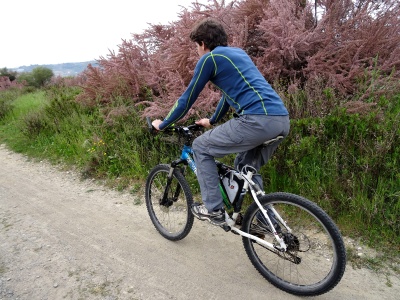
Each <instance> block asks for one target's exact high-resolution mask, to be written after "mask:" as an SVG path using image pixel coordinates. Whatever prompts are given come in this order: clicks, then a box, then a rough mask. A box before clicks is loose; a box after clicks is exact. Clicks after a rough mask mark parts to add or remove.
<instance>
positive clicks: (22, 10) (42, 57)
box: [0, 0, 207, 68]
mask: <svg viewBox="0 0 400 300" xmlns="http://www.w3.org/2000/svg"><path fill="white" fill-rule="evenodd" d="M192 2H196V0H1V5H0V7H1V24H2V26H1V35H0V43H1V44H0V68H4V67H7V68H16V67H20V66H23V65H28V66H29V65H35V64H59V63H68V62H84V61H90V60H95V59H98V58H99V57H100V56H104V57H105V56H106V55H107V54H108V53H109V51H108V49H113V50H117V45H120V44H121V39H130V38H131V33H141V32H142V31H143V30H144V29H146V28H148V23H151V24H168V23H169V22H172V21H175V20H177V19H178V13H179V12H180V11H181V10H182V8H181V7H180V6H183V7H186V8H189V7H190V6H191V3H192ZM198 2H200V3H207V0H199V1H198Z"/></svg>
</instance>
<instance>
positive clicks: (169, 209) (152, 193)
mask: <svg viewBox="0 0 400 300" xmlns="http://www.w3.org/2000/svg"><path fill="white" fill-rule="evenodd" d="M169 172H170V166H169V165H166V164H160V165H157V166H155V167H154V168H153V169H152V170H151V171H150V173H149V175H148V176H147V180H146V189H145V198H146V207H147V212H148V213H149V216H150V219H151V221H152V223H153V225H154V227H155V228H156V229H157V231H158V232H159V233H160V234H161V235H162V236H163V237H164V238H166V239H168V240H171V241H178V240H181V239H183V238H184V237H186V236H187V235H188V234H189V232H190V230H191V229H192V226H193V220H194V217H193V214H192V212H191V211H190V207H191V205H192V203H193V195H192V192H191V190H190V187H189V184H188V183H187V181H186V179H185V177H184V176H183V175H182V173H181V172H180V171H179V170H177V169H175V170H174V173H173V179H172V184H171V185H170V189H169V190H168V199H169V200H170V201H169V203H168V204H166V205H161V204H160V201H161V199H162V196H163V193H164V191H165V187H166V185H167V176H168V174H169ZM178 186H179V188H180V192H179V195H178V197H177V198H176V197H175V198H176V199H173V197H174V193H175V189H176V188H177V187H178Z"/></svg>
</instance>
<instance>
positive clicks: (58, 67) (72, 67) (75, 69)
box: [12, 60, 98, 77]
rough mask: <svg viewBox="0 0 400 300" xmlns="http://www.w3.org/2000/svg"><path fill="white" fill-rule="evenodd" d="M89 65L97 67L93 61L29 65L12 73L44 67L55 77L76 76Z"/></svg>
mask: <svg viewBox="0 0 400 300" xmlns="http://www.w3.org/2000/svg"><path fill="white" fill-rule="evenodd" d="M89 64H91V65H92V66H98V64H97V62H96V61H95V60H93V61H85V62H77V63H62V64H55V65H30V66H21V67H18V68H14V69H12V70H13V71H17V72H18V73H22V72H32V70H33V69H34V68H37V67H45V68H49V69H51V70H53V73H54V75H55V76H62V77H65V76H76V75H78V74H79V73H81V72H82V71H84V70H85V69H86V68H87V66H88V65H89Z"/></svg>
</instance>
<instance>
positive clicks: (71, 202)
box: [0, 145, 400, 300]
mask: <svg viewBox="0 0 400 300" xmlns="http://www.w3.org/2000/svg"><path fill="white" fill-rule="evenodd" d="M139 200H140V201H139ZM138 203H141V204H138ZM388 281H389V282H390V283H391V285H392V286H391V287H390V286H388V284H387V283H388ZM399 294H400V280H399V278H398V277H396V276H394V275H393V276H390V278H389V279H388V278H387V277H386V276H383V275H379V274H376V273H374V272H373V271H371V270H368V269H353V268H352V267H351V266H350V265H348V267H347V270H346V273H345V275H344V277H343V280H342V281H341V282H340V283H339V285H338V286H337V287H336V288H335V289H333V290H332V291H331V292H329V293H327V294H325V295H322V296H319V297H315V298H311V299H326V300H328V299H329V300H336V299H343V300H347V299H352V300H354V299H360V300H364V299H398V295H399ZM229 298H234V299H257V300H258V299H275V300H277V299H285V300H288V299H289V300H290V299H299V297H295V296H292V295H289V294H287V293H284V292H282V291H280V290H278V289H277V288H275V287H273V286H272V285H270V284H269V283H268V282H267V281H266V280H264V279H263V278H262V277H261V275H259V274H258V272H257V271H256V270H255V269H254V268H253V266H252V265H251V263H250V261H249V260H248V259H247V257H246V254H245V251H244V249H243V246H242V243H241V239H240V238H239V237H238V236H236V235H233V234H231V233H225V232H224V231H223V230H221V229H219V228H216V227H214V226H212V225H209V224H207V223H203V222H200V221H198V220H196V221H195V224H194V227H193V229H192V231H191V233H190V234H189V235H188V236H187V237H186V238H185V239H184V240H182V241H179V242H170V241H167V240H165V239H164V238H162V237H161V236H160V235H159V234H158V233H157V232H156V230H155V229H154V228H153V225H152V224H151V222H150V220H149V217H148V215H147V212H146V207H145V205H144V203H143V194H142V193H138V194H136V195H132V194H129V193H121V192H116V191H112V190H109V189H108V188H106V187H104V186H101V185H99V184H96V183H95V182H93V181H90V180H85V181H81V180H80V179H79V176H78V175H77V174H75V173H74V172H71V171H61V170H59V169H58V168H57V167H54V166H51V165H49V164H47V163H45V162H31V161H29V160H28V159H27V158H25V157H24V156H22V155H19V154H15V153H13V152H11V151H8V150H7V149H6V148H5V147H4V146H1V145H0V299H29V300H32V299H33V300H34V299H49V300H54V299H202V300H204V299H229Z"/></svg>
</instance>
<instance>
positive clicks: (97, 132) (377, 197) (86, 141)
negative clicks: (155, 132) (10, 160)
mask: <svg viewBox="0 0 400 300" xmlns="http://www.w3.org/2000/svg"><path fill="white" fill-rule="evenodd" d="M79 93H80V90H79V88H76V87H74V88H71V87H69V88H66V87H61V88H60V87H59V88H51V89H48V90H39V91H35V92H31V93H28V94H23V95H19V94H15V95H14V96H10V95H9V94H8V95H7V96H4V94H0V97H1V98H0V108H1V109H2V110H1V111H0V143H6V144H7V145H8V146H9V147H10V148H11V149H13V150H14V151H17V152H22V153H25V154H28V155H29V156H31V157H35V158H40V159H48V160H50V161H52V162H55V163H60V162H62V163H63V164H65V165H69V166H73V167H76V168H78V169H79V170H80V171H81V173H82V175H83V176H86V177H95V178H101V179H107V180H108V182H109V183H110V184H111V185H112V186H114V187H116V188H118V189H130V190H131V191H132V192H134V191H136V190H138V187H139V186H141V185H143V184H144V180H145V178H146V176H147V174H148V170H150V169H151V168H152V167H153V166H154V165H155V164H157V163H160V162H168V161H171V160H172V159H175V158H176V156H177V155H178V147H177V146H176V145H175V144H171V143H166V142H165V140H163V139H162V138H161V137H160V136H158V137H155V138H154V137H151V136H150V135H149V134H148V133H147V131H146V124H145V122H144V120H143V118H142V117H141V111H140V107H135V106H132V105H131V104H130V101H128V100H126V99H119V98H116V99H114V101H113V104H112V105H111V106H107V107H103V106H101V105H98V106H95V107H91V108H88V107H85V106H81V105H78V104H77V103H76V102H75V100H74V99H75V96H76V95H77V94H79ZM399 116H400V95H398V96H397V97H395V98H394V99H385V98H381V101H380V103H379V104H378V106H377V108H376V109H375V110H373V111H370V112H368V113H365V114H349V113H347V112H346V111H342V110H337V111H336V112H334V113H332V114H330V115H328V116H325V117H321V118H310V119H300V120H292V128H291V134H290V136H289V137H288V139H286V140H285V141H284V143H283V144H282V145H281V146H280V148H279V150H278V151H277V153H276V154H275V156H274V157H273V159H272V160H271V161H270V162H269V163H268V164H267V165H266V166H264V167H263V169H262V174H263V177H264V183H265V184H264V185H265V188H266V192H272V191H286V192H292V193H296V194H300V195H302V196H305V197H307V198H309V199H311V200H313V201H315V202H317V203H318V204H319V205H320V206H321V207H323V208H324V209H325V210H326V211H327V212H328V213H329V214H330V215H331V216H332V217H333V219H334V220H335V221H336V223H337V224H338V225H339V227H340V229H341V230H342V232H343V233H344V235H346V236H348V237H351V238H355V239H360V240H361V241H362V242H363V243H366V244H367V245H369V246H373V247H374V248H376V249H382V250H385V249H388V250H387V251H382V255H378V256H377V258H375V259H377V260H379V257H382V258H385V257H386V256H387V255H388V254H387V253H388V252H391V254H390V256H392V257H396V261H395V264H394V267H393V269H396V268H397V267H396V264H397V265H398V257H399V255H398V254H399V251H400V224H399V217H400V168H399V165H400V162H399V160H400V144H399V143H400V117H399ZM225 162H227V163H232V162H233V156H229V157H227V158H225ZM190 184H191V186H192V188H193V190H194V192H198V186H197V184H196V180H195V178H191V179H190ZM350 256H354V255H352V253H350ZM376 265H378V264H376Z"/></svg>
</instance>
